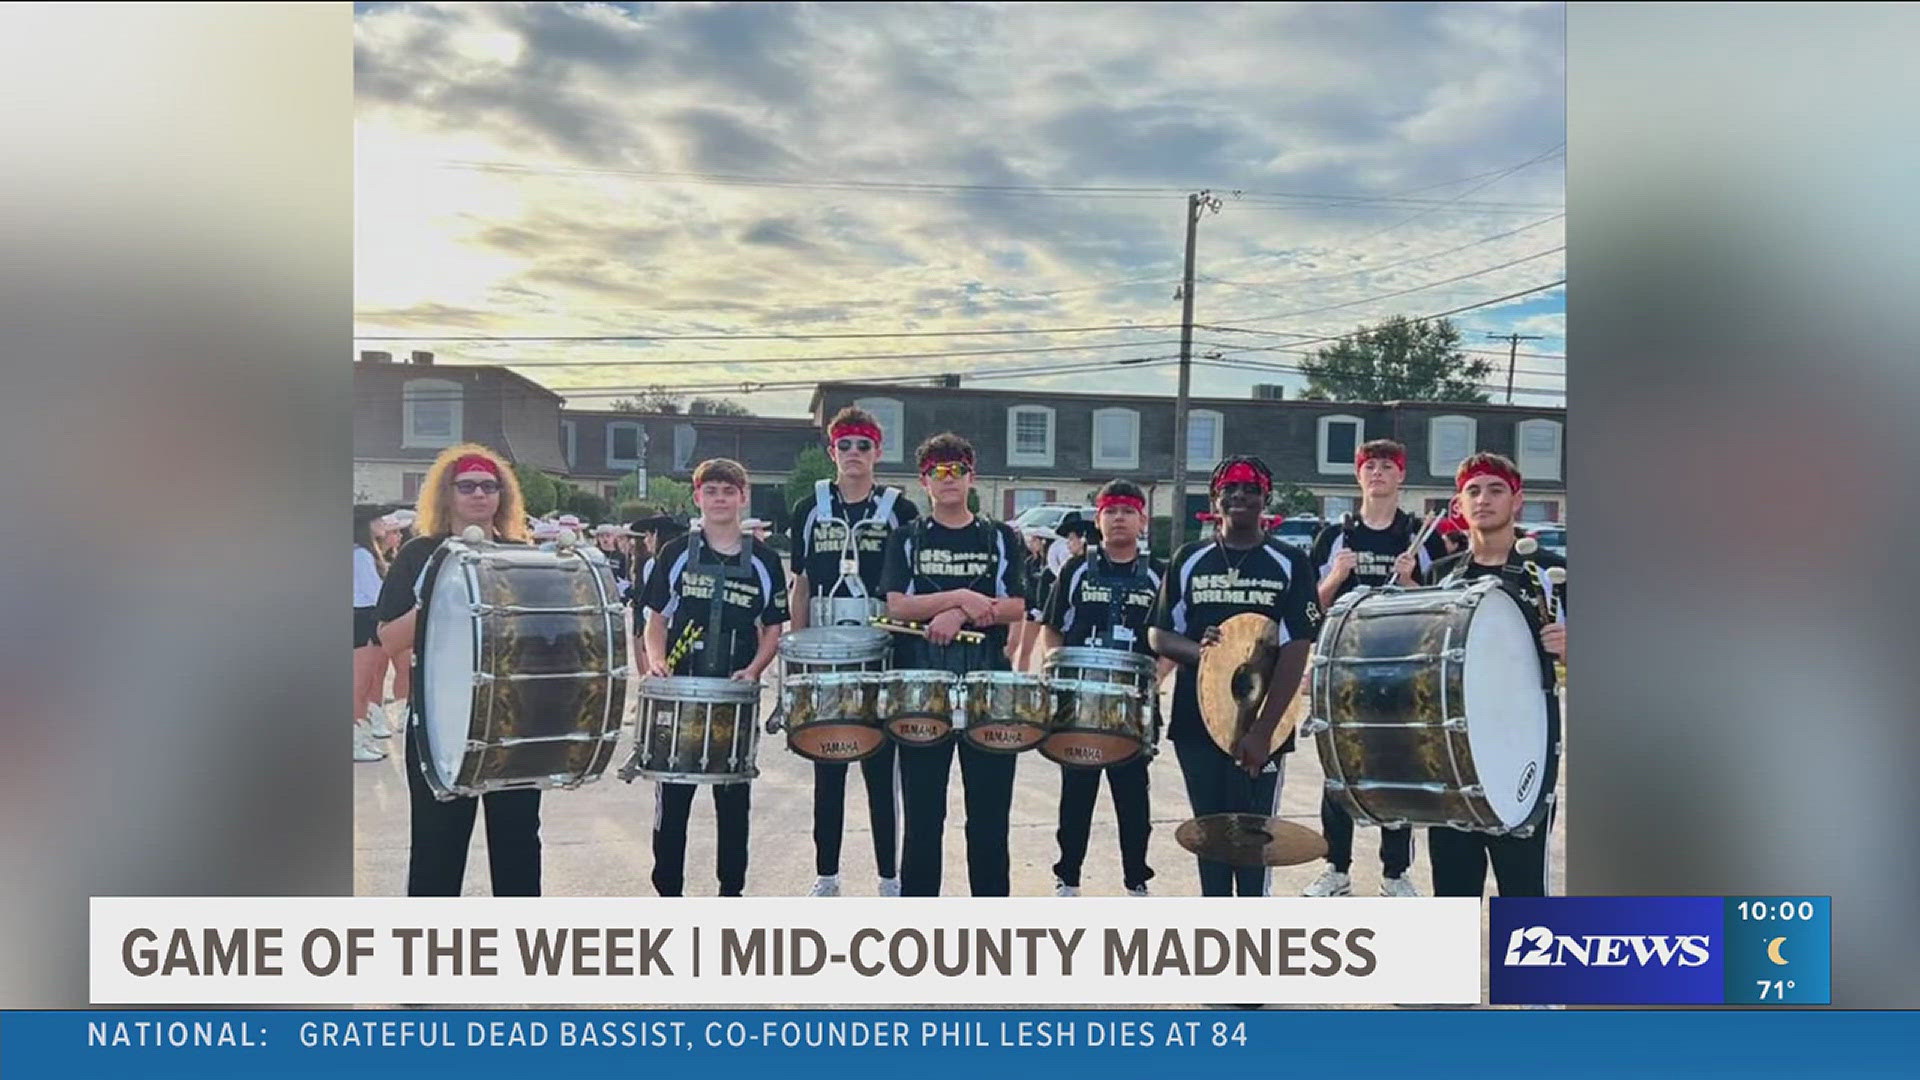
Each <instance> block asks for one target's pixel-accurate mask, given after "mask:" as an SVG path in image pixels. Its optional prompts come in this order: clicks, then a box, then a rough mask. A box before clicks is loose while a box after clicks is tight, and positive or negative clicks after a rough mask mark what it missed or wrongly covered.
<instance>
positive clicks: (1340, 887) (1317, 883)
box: [1300, 866, 1353, 896]
mask: <svg viewBox="0 0 1920 1080" xmlns="http://www.w3.org/2000/svg"><path fill="white" fill-rule="evenodd" d="M1300 895H1301V896H1352V895H1353V879H1352V878H1351V877H1348V876H1347V875H1346V874H1343V873H1341V872H1340V871H1338V870H1335V869H1334V868H1333V867H1331V866H1329V867H1327V870H1326V872H1325V873H1323V874H1321V875H1320V876H1319V877H1318V878H1315V879H1314V882H1313V884H1311V885H1309V886H1307V887H1306V888H1304V889H1302V890H1300Z"/></svg>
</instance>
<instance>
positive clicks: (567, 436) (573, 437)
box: [560, 420, 579, 471]
mask: <svg viewBox="0 0 1920 1080" xmlns="http://www.w3.org/2000/svg"><path fill="white" fill-rule="evenodd" d="M578 435H579V432H578V431H576V430H575V429H574V426H573V421H571V420H562V421H560V441H561V443H562V444H563V445H564V447H565V449H566V452H567V469H568V470H569V471H571V470H572V469H573V459H574V456H575V455H574V449H575V447H576V446H577V445H578Z"/></svg>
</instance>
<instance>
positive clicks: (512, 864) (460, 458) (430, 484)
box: [374, 443, 540, 896]
mask: <svg viewBox="0 0 1920 1080" xmlns="http://www.w3.org/2000/svg"><path fill="white" fill-rule="evenodd" d="M526 520H527V518H526V511H525V510H524V509H522V503H521V499H520V485H519V483H518V482H517V481H516V480H515V479H514V475H513V470H512V469H510V468H508V467H507V462H506V460H505V459H504V458H502V457H501V456H500V455H498V454H496V453H494V452H493V451H491V450H489V449H487V448H486V447H484V446H480V445H477V444H474V443H463V444H461V445H459V446H452V447H448V448H447V449H445V450H442V451H441V452H440V456H439V457H437V458H435V459H434V462H433V466H432V467H431V468H429V469H428V470H427V475H426V478H425V480H424V481H422V483H421V485H420V509H419V518H418V521H417V524H418V526H419V533H420V535H419V536H418V537H416V538H415V539H413V540H411V541H408V543H407V545H406V546H405V547H403V548H401V549H400V553H399V554H398V555H397V556H395V557H394V560H393V565H392V566H391V567H389V568H388V570H387V577H386V581H385V582H383V583H382V585H381V588H380V602H379V604H378V605H377V608H376V611H375V613H374V614H375V618H376V620H377V621H378V624H379V636H380V643H381V645H382V646H383V647H385V649H386V650H387V655H388V656H390V657H392V658H393V659H394V661H395V662H396V663H399V662H400V661H401V658H402V657H404V656H406V655H408V654H409V653H410V652H411V651H412V650H413V648H414V642H415V638H416V634H417V627H416V622H417V620H418V617H419V598H418V594H417V590H418V588H419V582H420V578H421V575H422V574H424V573H425V572H426V568H427V563H428V561H429V560H430V559H431V558H432V557H433V554H434V552H435V551H437V550H439V548H440V545H441V543H442V542H443V541H445V540H446V539H447V537H449V536H458V535H460V534H461V533H463V532H464V531H465V530H466V529H467V528H468V527H469V526H473V527H477V528H479V529H480V530H481V531H482V532H484V533H486V534H487V538H488V539H489V540H492V541H493V542H494V543H499V544H524V543H526V540H527V535H526V524H525V522H526ZM406 773H407V793H408V801H409V805H410V807H411V816H412V822H411V830H412V837H411V850H410V851H409V853H408V863H407V895H408V896H458V895H460V884H461V879H462V878H464V877H465V876H466V869H467V846H468V841H469V840H470V839H471V837H472V835H473V818H474V814H475V813H476V812H477V811H478V809H479V807H480V804H481V803H483V802H484V803H485V804H486V808H487V862H488V863H489V867H490V869H491V870H492V874H493V895H495V896H538V895H540V792H539V791H537V790H520V791H494V792H489V793H487V794H485V795H482V796H480V797H479V798H478V799H474V798H455V799H452V800H450V801H447V802H441V801H439V800H438V799H435V798H434V797H433V792H432V790H431V789H429V788H428V787H427V781H426V778H425V777H423V776H422V775H421V772H420V757H419V753H418V751H417V749H416V748H415V746H414V740H412V739H408V740H407V741H406Z"/></svg>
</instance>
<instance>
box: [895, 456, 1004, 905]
mask: <svg viewBox="0 0 1920 1080" xmlns="http://www.w3.org/2000/svg"><path fill="white" fill-rule="evenodd" d="M916 458H917V461H918V463H919V469H920V479H921V483H922V484H923V485H924V486H925V488H926V491H927V496H928V498H929V499H930V500H931V501H930V503H929V505H930V507H931V509H929V510H928V512H927V514H926V516H925V517H922V518H921V519H919V520H918V521H916V522H915V523H914V524H912V525H910V526H908V527H906V528H903V529H897V530H895V531H894V534H893V536H892V537H891V538H890V539H889V541H888V543H887V559H886V569H885V571H884V572H883V573H882V575H881V583H882V587H883V589H884V591H885V593H886V597H887V613H888V614H889V615H891V616H892V617H894V618H896V619H905V620H910V621H914V622H923V623H926V624H927V631H926V637H925V638H918V637H905V636H903V637H901V638H900V640H899V641H897V642H896V643H895V666H897V667H903V668H940V669H942V670H946V671H951V672H956V673H965V672H970V671H1006V670H1008V669H1009V667H1010V666H1011V665H1010V663H1009V661H1008V659H1007V655H1006V646H1007V627H1008V626H1009V625H1011V624H1013V623H1017V622H1019V621H1021V620H1022V619H1024V618H1025V617H1026V601H1025V599H1024V598H1023V597H1022V595H1021V594H1022V590H1023V583H1022V581H1021V577H1022V574H1021V572H1020V567H1021V555H1020V552H1021V544H1020V538H1019V536H1018V535H1016V534H1015V533H1014V531H1013V527H1012V526H1010V525H1006V524H1001V523H997V522H989V521H987V520H986V519H985V518H982V517H980V516H978V515H976V514H974V513H973V511H971V510H969V509H968V508H967V494H968V492H969V491H971V490H972V487H973V468H974V456H973V446H972V445H971V444H969V443H968V442H967V441H966V440H965V439H963V438H961V437H960V436H958V435H955V434H952V433H951V432H948V433H943V434H940V435H935V436H934V437H932V438H930V439H928V440H927V441H926V442H924V443H921V444H920V448H919V451H918V453H917V455H916ZM968 626H972V627H974V628H976V629H978V630H980V631H982V632H983V633H985V634H986V638H987V640H986V642H985V643H984V644H979V645H973V644H967V643H964V642H956V641H955V640H954V636H955V635H956V634H957V633H959V631H960V630H962V629H963V628H966V627H968ZM955 743H958V744H959V755H960V780H961V783H962V784H963V785H964V786H965V788H966V808H967V878H968V884H969V885H970V887H971V890H972V893H973V895H975V896H1007V895H1009V894H1010V893H1011V891H1012V887H1011V883H1010V880H1009V876H1010V872H1011V867H1010V864H1009V860H1010V857H1009V855H1008V851H1007V830H1008V828H1009V824H1010V818H1011V816H1012V810H1013V777H1014V766H1015V764H1016V763H1017V762H1018V761H1019V755H1017V754H994V753H990V752H988V751H985V750H981V749H979V748H978V747H976V746H974V745H973V744H972V743H970V742H968V741H966V740H965V739H948V740H947V741H945V742H942V743H940V744H938V745H935V746H901V747H900V748H899V749H898V754H899V760H900V786H901V794H902V797H903V799H904V802H905V810H906V815H905V816H906V838H905V845H904V847H903V849H902V852H901V858H900V886H901V892H902V894H903V895H906V896H938V895H940V877H941V869H942V842H941V841H942V836H941V834H942V831H943V830H944V829H945V827H946V820H947V781H948V779H949V778H950V776H951V775H952V769H953V757H954V746H955Z"/></svg>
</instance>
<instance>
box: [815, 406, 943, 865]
mask: <svg viewBox="0 0 1920 1080" xmlns="http://www.w3.org/2000/svg"><path fill="white" fill-rule="evenodd" d="M885 434H886V433H885V432H884V431H882V430H881V428H880V421H879V420H878V419H877V418H876V417H875V416H874V415H873V414H872V413H870V412H867V411H866V410H865V409H860V408H854V407H848V408H845V409H841V410H840V411H839V412H838V413H836V414H834V417H833V419H832V420H830V421H828V423H827V455H828V456H829V457H831V458H832V459H833V467H834V478H833V479H832V480H831V481H828V480H821V481H819V482H818V483H816V484H815V485H814V490H813V493H812V494H811V495H808V496H807V497H805V498H803V499H801V500H800V501H799V502H798V503H796V504H795V505H794V507H793V519H792V526H791V529H792V535H791V542H792V548H793V554H792V558H793V603H792V607H793V629H794V630H804V629H806V628H807V626H808V625H809V623H810V622H811V620H812V615H811V612H810V610H809V601H810V600H812V598H813V597H816V596H828V595H832V594H833V593H834V589H835V586H836V584H837V583H838V582H839V580H840V556H841V553H842V552H843V551H844V550H845V549H846V547H847V546H848V545H849V543H851V545H852V547H853V550H854V555H855V558H856V559H857V561H858V573H859V579H860V584H861V586H862V587H863V588H864V589H865V590H866V594H867V595H868V596H869V597H872V598H874V599H875V600H876V601H879V602H882V603H884V597H885V595H886V594H885V593H884V592H883V591H882V590H881V580H880V577H881V573H882V571H883V570H885V568H886V557H887V539H888V538H889V537H891V536H892V535H893V533H894V531H895V530H896V529H898V528H901V527H903V526H905V525H906V524H907V523H909V522H911V521H913V520H914V519H915V518H917V517H919V516H920V510H919V508H918V507H916V506H914V505H913V503H912V502H910V501H908V499H907V498H906V496H905V493H904V492H902V491H901V490H900V489H899V488H896V487H887V486H882V485H876V484H875V483H874V479H873V466H874V462H875V461H877V460H878V459H879V457H880V446H881V441H882V439H884V438H885ZM849 528H851V529H852V530H853V535H852V537H851V539H849V537H848V535H847V530H848V529H849ZM895 760H896V759H895V755H894V742H893V740H892V739H888V740H886V741H885V742H883V743H882V744H881V747H880V750H879V752H878V753H875V754H873V755H871V756H870V757H867V758H865V759H863V760H862V761H861V762H860V777H861V780H862V781H863V782H864V784H865V786H866V791H867V813H868V816H869V819H870V820H871V822H872V824H873V861H874V866H875V869H876V870H878V872H879V875H880V885H879V891H880V895H881V896H899V895H900V868H899V840H898V828H897V824H896V823H897V821H898V818H899V814H898V812H897V803H898V799H899V793H898V786H899V781H898V778H897V775H896V773H897V769H896V768H895ZM846 804H847V763H846V762H844V761H816V762H814V763H813V859H814V872H815V873H816V874H818V875H819V876H818V878H817V880H815V881H814V883H813V891H812V893H811V895H813V896H839V895H840V840H841V836H842V834H843V832H844V831H845V822H846Z"/></svg>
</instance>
